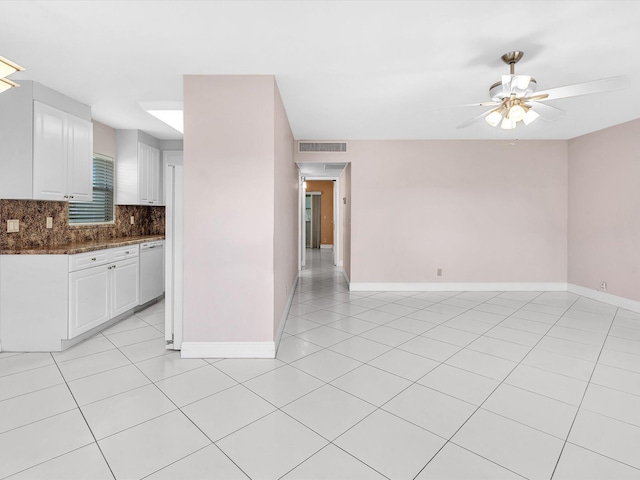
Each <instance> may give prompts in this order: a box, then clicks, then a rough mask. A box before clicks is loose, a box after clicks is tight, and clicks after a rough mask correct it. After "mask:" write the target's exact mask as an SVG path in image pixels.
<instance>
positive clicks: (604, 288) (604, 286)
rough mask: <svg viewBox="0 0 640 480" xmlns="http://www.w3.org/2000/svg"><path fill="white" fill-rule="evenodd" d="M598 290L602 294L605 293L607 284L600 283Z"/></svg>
mask: <svg viewBox="0 0 640 480" xmlns="http://www.w3.org/2000/svg"><path fill="white" fill-rule="evenodd" d="M600 290H602V291H603V292H606V291H607V282H600Z"/></svg>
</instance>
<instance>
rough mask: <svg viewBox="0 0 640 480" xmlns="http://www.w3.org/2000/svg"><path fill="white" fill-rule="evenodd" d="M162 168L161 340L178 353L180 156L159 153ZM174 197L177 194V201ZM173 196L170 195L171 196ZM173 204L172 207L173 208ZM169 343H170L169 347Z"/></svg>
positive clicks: (177, 152)
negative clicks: (162, 262)
mask: <svg viewBox="0 0 640 480" xmlns="http://www.w3.org/2000/svg"><path fill="white" fill-rule="evenodd" d="M162 159H163V165H164V189H163V195H164V204H165V217H166V219H165V225H166V226H165V233H166V235H165V245H164V247H165V248H164V255H165V262H164V265H165V288H164V289H165V320H164V321H165V327H164V328H165V332H164V335H165V340H166V342H167V349H169V350H180V349H181V347H182V326H183V315H182V308H183V305H182V301H183V291H182V287H183V282H182V277H183V256H182V254H183V248H184V246H183V238H184V224H183V219H184V215H183V212H184V204H183V199H182V193H183V190H182V184H183V152H182V150H165V151H163V152H162ZM175 193H178V196H177V198H176V197H175ZM172 194H174V195H172ZM174 203H175V204H174ZM170 342H172V343H170Z"/></svg>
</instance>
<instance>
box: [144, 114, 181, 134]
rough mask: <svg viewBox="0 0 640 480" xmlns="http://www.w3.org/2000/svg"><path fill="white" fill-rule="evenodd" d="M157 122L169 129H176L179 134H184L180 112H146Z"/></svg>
mask: <svg viewBox="0 0 640 480" xmlns="http://www.w3.org/2000/svg"><path fill="white" fill-rule="evenodd" d="M147 112H149V113H150V114H151V115H153V116H154V117H156V118H157V119H158V120H161V121H163V122H164V123H166V124H167V125H169V126H170V127H171V128H174V129H176V130H177V131H179V132H180V133H184V119H183V116H182V110H147Z"/></svg>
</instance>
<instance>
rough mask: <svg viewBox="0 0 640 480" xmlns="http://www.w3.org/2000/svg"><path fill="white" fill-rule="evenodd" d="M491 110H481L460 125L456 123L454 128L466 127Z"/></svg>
mask: <svg viewBox="0 0 640 480" xmlns="http://www.w3.org/2000/svg"><path fill="white" fill-rule="evenodd" d="M492 111H493V110H487V111H486V112H482V113H481V114H480V115H476V116H475V117H473V118H471V119H469V120H467V121H466V122H463V123H461V124H460V125H458V126H457V127H456V128H465V127H468V126H469V125H471V124H472V123H475V122H477V121H478V120H481V119H483V118H484V117H486V116H487V115H489V114H490V113H491V112H492Z"/></svg>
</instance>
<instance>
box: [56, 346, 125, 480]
mask: <svg viewBox="0 0 640 480" xmlns="http://www.w3.org/2000/svg"><path fill="white" fill-rule="evenodd" d="M51 358H53V361H54V362H55V364H56V367H58V370H59V371H60V375H62V378H63V379H64V384H65V386H66V387H67V389H68V390H69V394H70V395H71V398H73V401H74V402H75V404H76V408H77V409H78V412H80V415H82V419H83V420H84V423H85V425H86V426H87V429H88V430H89V432H90V433H91V436H92V437H93V441H94V442H95V444H96V446H97V447H98V450H99V451H100V455H102V458H103V459H104V462H105V463H106V464H107V467H108V468H109V471H110V472H111V475H112V476H113V478H114V479H115V478H116V475H115V473H113V469H112V468H111V465H110V464H109V462H108V461H107V457H106V456H105V454H104V452H103V451H102V447H101V446H100V444H99V443H98V439H97V438H96V436H95V434H94V433H93V430H92V429H91V425H89V422H88V421H87V417H85V415H84V412H83V411H82V409H81V408H80V405H79V404H78V400H76V396H75V395H74V394H73V391H72V390H71V387H69V383H68V382H67V380H66V378H64V375H63V374H62V371H61V370H60V366H59V365H58V362H56V359H55V358H54V356H53V355H51ZM67 453H68V452H67Z"/></svg>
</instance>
